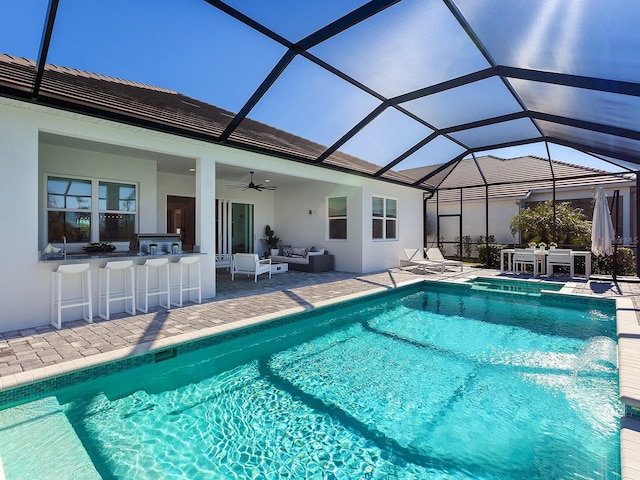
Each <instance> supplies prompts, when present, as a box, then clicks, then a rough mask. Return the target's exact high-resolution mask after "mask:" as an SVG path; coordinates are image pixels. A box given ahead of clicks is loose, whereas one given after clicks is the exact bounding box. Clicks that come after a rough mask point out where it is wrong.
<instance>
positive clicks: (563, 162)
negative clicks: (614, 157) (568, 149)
mask: <svg viewBox="0 0 640 480" xmlns="http://www.w3.org/2000/svg"><path fill="white" fill-rule="evenodd" d="M551 161H552V162H553V163H558V164H560V165H566V166H568V167H572V168H579V169H581V170H588V171H590V172H597V173H609V174H613V172H609V171H607V170H602V169H600V168H594V167H589V166H587V165H578V164H576V163H571V162H565V161H564V160H555V159H552V160H551Z"/></svg>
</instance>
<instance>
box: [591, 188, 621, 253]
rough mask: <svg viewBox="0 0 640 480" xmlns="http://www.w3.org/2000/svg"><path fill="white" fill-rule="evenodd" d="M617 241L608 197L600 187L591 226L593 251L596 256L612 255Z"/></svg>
mask: <svg viewBox="0 0 640 480" xmlns="http://www.w3.org/2000/svg"><path fill="white" fill-rule="evenodd" d="M614 239H615V232H614V230H613V223H612V222H611V214H610V213H609V205H608V204H607V195H606V194H605V193H604V189H603V188H602V187H599V188H598V190H597V191H596V204H595V206H594V208H593V224H592V226H591V251H592V252H593V254H594V255H596V256H599V255H611V253H612V248H611V247H612V245H613V243H614Z"/></svg>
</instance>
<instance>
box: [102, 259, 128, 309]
mask: <svg viewBox="0 0 640 480" xmlns="http://www.w3.org/2000/svg"><path fill="white" fill-rule="evenodd" d="M112 271H113V272H114V273H115V271H121V272H122V288H123V290H122V292H121V293H120V292H118V293H115V295H116V296H112V295H113V292H112V291H111V272H112ZM127 274H128V275H127ZM127 276H129V281H128V282H127ZM98 284H99V288H98V292H99V293H98V315H100V317H102V318H104V319H105V320H109V318H110V313H111V302H117V301H124V310H125V312H127V313H130V314H131V315H135V314H136V293H135V292H136V284H135V274H134V268H133V260H122V261H115V262H107V264H106V265H105V266H104V267H102V268H101V269H100V270H99V276H98ZM127 284H129V286H130V288H127ZM103 298H104V303H105V304H106V305H105V307H106V308H105V313H102V303H103V301H102V300H103ZM127 300H130V301H131V310H127Z"/></svg>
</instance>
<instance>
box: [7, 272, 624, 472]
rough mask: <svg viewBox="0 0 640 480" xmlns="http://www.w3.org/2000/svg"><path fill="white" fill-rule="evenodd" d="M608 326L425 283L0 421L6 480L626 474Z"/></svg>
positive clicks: (567, 307)
mask: <svg viewBox="0 0 640 480" xmlns="http://www.w3.org/2000/svg"><path fill="white" fill-rule="evenodd" d="M553 297H555V295H554V296H553ZM614 314H615V312H614V310H613V306H612V305H611V304H610V303H609V302H603V301H593V300H588V301H587V300H585V299H576V300H575V301H572V298H571V297H568V298H564V297H563V300H562V301H561V302H559V301H557V300H555V299H554V298H547V299H543V300H541V299H537V298H529V297H524V298H523V297H521V296H511V297H507V296H504V297H498V296H496V295H494V294H491V295H486V294H485V293H484V292H477V291H473V290H471V289H470V288H468V286H456V285H451V284H447V285H440V284H435V283H434V284H429V285H427V286H424V287H413V288H410V289H405V290H403V291H396V292H394V293H391V294H390V295H388V296H385V297H378V298H376V299H375V300H374V301H367V302H362V301H361V302H357V303H356V304H352V305H348V306H346V307H343V308H339V309H338V308H329V309H326V310H322V311H319V312H314V313H313V314H305V315H302V316H298V317H291V318H289V319H286V320H283V321H279V322H276V323H275V324H274V325H273V326H270V327H268V328H267V327H265V326H263V327H261V328H254V329H252V330H251V333H249V331H247V332H245V333H247V334H244V333H243V334H241V335H235V336H229V339H228V340H226V341H224V342H221V343H217V344H216V345H212V346H210V347H207V348H200V349H197V350H192V351H187V350H189V349H188V348H187V349H185V351H187V353H180V352H178V353H179V354H178V355H177V356H176V357H175V358H170V357H172V356H173V355H166V358H169V359H168V360H166V361H160V362H158V363H150V364H147V365H144V366H141V367H138V368H134V369H130V370H126V371H123V372H118V373H114V374H111V375H105V376H101V377H99V378H94V379H92V380H89V381H87V382H83V383H82V384H78V385H74V386H69V387H65V388H63V389H60V390H56V391H52V392H49V393H48V394H46V395H43V396H42V398H40V399H38V400H36V401H35V402H32V403H29V404H25V405H21V406H18V407H14V408H11V409H8V410H5V411H4V412H0V429H2V431H3V435H1V436H0V456H1V457H2V459H3V462H4V466H5V470H6V472H7V478H8V480H15V479H17V478H34V477H33V476H29V475H31V473H32V472H33V471H37V472H41V471H42V470H41V469H43V468H46V466H45V465H39V463H52V462H53V463H55V462H58V465H57V466H56V467H57V469H58V470H57V471H58V472H69V473H68V476H67V477H66V478H74V479H76V478H100V476H102V477H103V478H126V479H138V478H139V479H142V478H144V479H147V478H163V479H164V478H189V479H198V478H303V479H306V478H335V479H353V478H385V479H386V478H398V479H410V478H416V479H423V478H433V479H444V478H447V479H472V478H473V479H498V478H500V479H509V478H513V479H521V478H528V479H534V478H540V479H550V478H569V477H576V478H620V475H619V472H620V467H619V438H618V437H619V435H618V421H619V417H620V416H621V415H622V413H623V412H622V408H621V406H620V405H619V404H618V402H617V371H616V367H615V349H616V345H615V341H614V340H613V338H615V337H614V335H615V319H614ZM162 358H165V356H163V357H162ZM25 429H27V430H25ZM26 431H28V435H26V434H25V432H26ZM55 432H63V437H64V438H63V440H61V439H57V438H56V434H54V433H55ZM25 442H32V443H31V445H27V446H25V445H24V443H25ZM48 446H53V453H52V454H51V455H49V454H48V453H47V452H48V448H46V447H48ZM30 450H31V452H34V451H35V452H37V453H36V454H33V453H32V454H31V457H32V458H30V461H27V457H28V454H27V453H25V452H29V451H30ZM63 456H66V457H70V459H73V460H74V461H75V463H73V465H70V466H68V467H66V468H67V469H63V468H61V467H60V462H61V461H62V458H61V457H63ZM49 457H50V458H49ZM70 459H69V458H67V459H66V460H70ZM37 469H40V470H37ZM20 475H22V476H20ZM60 475H64V474H60V473H59V474H58V476H56V477H53V478H58V479H62V478H65V477H64V476H60ZM35 478H44V477H43V476H39V477H35Z"/></svg>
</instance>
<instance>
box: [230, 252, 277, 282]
mask: <svg viewBox="0 0 640 480" xmlns="http://www.w3.org/2000/svg"><path fill="white" fill-rule="evenodd" d="M236 273H244V274H246V275H247V276H249V275H253V281H254V282H257V281H258V275H262V274H263V273H268V274H269V278H271V259H266V260H260V258H259V257H258V254H256V253H234V254H233V262H232V264H231V280H232V281H233V280H234V278H235V274H236Z"/></svg>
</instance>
